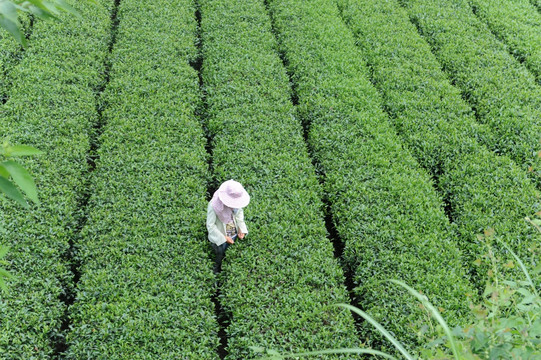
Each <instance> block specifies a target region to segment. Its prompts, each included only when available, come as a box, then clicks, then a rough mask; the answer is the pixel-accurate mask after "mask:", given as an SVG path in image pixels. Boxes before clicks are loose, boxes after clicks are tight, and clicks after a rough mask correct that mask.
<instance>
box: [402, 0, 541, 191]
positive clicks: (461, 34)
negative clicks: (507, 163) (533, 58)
mask: <svg viewBox="0 0 541 360" xmlns="http://www.w3.org/2000/svg"><path fill="white" fill-rule="evenodd" d="M400 3H401V4H403V5H404V6H405V8H406V10H407V12H408V14H409V17H410V19H411V21H412V22H413V23H414V24H416V26H417V28H418V30H419V31H420V32H421V34H422V35H423V36H424V37H425V39H426V40H427V41H428V42H429V43H430V45H431V47H432V50H433V52H434V54H435V55H436V57H437V58H438V60H439V61H440V63H441V65H442V66H443V69H444V70H445V71H446V72H447V74H448V75H449V76H450V78H451V80H452V81H453V83H454V84H455V85H456V86H457V87H458V88H459V89H460V90H461V91H462V96H463V97H465V98H466V99H467V100H468V102H469V103H470V104H471V106H472V107H473V108H474V109H475V111H476V116H477V118H478V120H479V121H480V122H482V123H484V124H487V125H488V126H489V127H490V129H491V130H492V131H493V132H494V135H495V136H494V137H492V138H490V140H489V141H484V144H485V145H486V146H487V147H488V148H489V149H491V150H493V151H495V152H496V153H501V154H506V155H508V156H509V157H510V158H511V159H513V160H515V161H516V162H517V164H519V165H520V166H521V167H522V169H523V170H524V171H527V170H528V168H529V167H531V166H534V169H533V170H536V171H535V173H534V172H532V178H533V179H535V180H536V181H538V182H539V179H541V177H539V176H538V173H539V167H538V166H537V165H536V164H539V157H538V156H537V152H538V150H539V134H541V126H540V124H539V119H540V118H541V87H539V86H538V84H537V83H536V81H535V78H534V76H533V75H532V74H531V73H530V72H529V71H528V69H527V68H526V67H525V66H524V65H523V64H520V63H519V62H518V61H517V60H516V59H515V58H514V57H513V56H511V54H509V53H508V51H507V48H506V46H505V45H504V44H503V43H502V42H500V41H499V40H498V39H497V38H496V37H495V36H494V35H493V34H492V33H491V32H490V30H489V29H488V27H487V25H486V24H485V23H482V22H481V21H480V20H479V19H478V18H477V17H476V16H475V14H474V13H473V12H472V9H471V7H470V6H469V4H468V0H451V1H447V0H428V1H427V0H400ZM481 140H483V139H481Z"/></svg>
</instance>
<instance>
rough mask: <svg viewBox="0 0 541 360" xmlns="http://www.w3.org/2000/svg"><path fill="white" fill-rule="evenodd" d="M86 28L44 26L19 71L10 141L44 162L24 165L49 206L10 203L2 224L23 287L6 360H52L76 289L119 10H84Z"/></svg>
mask: <svg viewBox="0 0 541 360" xmlns="http://www.w3.org/2000/svg"><path fill="white" fill-rule="evenodd" d="M77 6H78V8H79V9H80V12H81V14H82V18H81V19H78V18H75V17H73V16H71V15H66V16H61V21H59V22H46V23H43V22H36V24H35V25H34V29H33V36H32V44H31V46H29V47H28V49H27V50H26V51H25V53H24V58H23V59H22V62H21V63H20V64H19V66H17V67H15V68H13V69H12V73H11V78H12V79H13V86H12V87H11V89H10V94H9V101H8V102H7V103H6V104H5V105H3V108H2V112H1V114H0V132H1V133H2V136H3V137H9V138H10V141H11V142H12V143H23V144H28V145H32V146H35V147H37V148H39V149H41V150H43V151H44V152H45V154H44V155H41V156H37V157H33V158H29V159H27V160H24V161H23V160H20V161H21V162H22V163H23V164H24V166H25V167H26V168H27V169H28V170H29V171H30V172H31V173H32V175H33V176H34V178H35V179H36V182H37V185H38V191H39V197H40V199H41V205H40V206H38V207H34V208H33V209H32V210H31V211H29V212H28V211H25V210H22V209H20V208H19V207H17V206H15V205H12V204H11V203H8V202H2V204H1V205H2V208H1V209H0V214H1V215H0V216H1V217H2V218H3V221H2V224H3V226H4V227H5V228H6V229H7V234H3V235H2V236H1V237H0V242H1V243H2V245H7V246H9V247H10V248H11V249H10V251H9V253H8V260H9V263H10V266H9V267H8V270H9V271H10V272H12V273H13V274H14V275H15V276H16V279H15V280H14V281H10V284H9V292H8V293H2V294H1V295H0V357H1V358H2V359H50V358H51V356H52V355H53V353H54V348H53V344H54V343H55V342H56V341H57V339H58V337H59V336H60V326H61V318H62V316H63V314H64V311H65V305H64V303H63V302H62V301H61V297H63V296H65V294H66V289H67V288H68V287H69V286H71V285H70V283H71V282H72V274H71V272H70V271H69V265H70V264H69V262H68V260H67V259H66V258H65V257H66V255H67V254H66V253H67V251H68V249H69V241H70V239H71V238H73V237H74V236H75V231H76V230H75V228H76V224H77V222H78V218H79V214H78V211H79V209H78V207H79V198H80V196H81V192H82V191H83V188H84V182H85V181H84V180H85V177H86V171H87V156H88V151H89V149H90V144H89V134H90V132H91V131H92V127H93V124H94V123H95V122H96V121H97V112H96V104H95V97H96V94H95V91H94V90H95V88H96V87H97V86H98V84H99V83H101V82H102V81H103V70H104V66H103V65H104V62H105V57H106V54H107V44H108V41H109V29H110V14H111V6H112V2H109V1H105V0H104V1H96V2H95V3H90V2H88V3H87V2H81V3H78V5H77Z"/></svg>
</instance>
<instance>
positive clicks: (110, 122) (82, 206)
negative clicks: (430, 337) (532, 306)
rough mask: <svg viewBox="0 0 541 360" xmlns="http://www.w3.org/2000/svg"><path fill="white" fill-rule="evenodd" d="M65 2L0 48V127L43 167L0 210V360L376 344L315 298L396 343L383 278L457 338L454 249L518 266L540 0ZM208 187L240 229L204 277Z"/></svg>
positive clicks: (411, 320) (460, 289)
mask: <svg viewBox="0 0 541 360" xmlns="http://www.w3.org/2000/svg"><path fill="white" fill-rule="evenodd" d="M69 3H70V4H73V5H74V6H75V7H76V8H77V9H79V11H80V13H81V18H77V17H73V16H70V15H67V14H63V15H62V16H61V17H60V19H59V20H60V21H52V22H44V21H41V20H32V21H30V20H29V19H25V20H24V21H23V26H24V31H25V33H26V34H27V36H28V46H27V47H26V48H24V49H23V48H21V47H20V46H18V45H17V44H16V43H15V41H13V39H11V38H10V37H9V36H8V35H7V33H5V32H3V33H1V34H0V69H1V71H0V77H1V78H0V100H2V101H0V109H1V110H0V131H1V132H2V134H3V138H6V139H9V141H10V142H11V143H23V144H27V145H31V146H34V147H36V148H39V149H41V150H43V151H44V154H43V155H40V156H35V157H31V158H24V159H22V160H20V161H21V163H22V164H23V165H24V166H25V168H27V169H28V170H29V171H30V172H31V173H32V175H33V177H34V178H35V181H36V183H37V187H38V193H39V197H40V200H41V204H40V205H33V206H32V208H31V210H30V211H27V210H24V209H22V208H20V207H19V206H17V205H16V204H14V203H11V202H8V201H4V202H2V203H0V207H1V208H0V225H1V227H2V228H4V229H5V233H3V234H2V236H1V237H0V245H5V246H8V247H9V249H10V250H9V253H8V255H7V258H6V259H7V265H6V266H5V267H6V269H7V270H8V271H9V272H10V273H11V274H13V275H14V279H12V280H10V281H9V282H8V287H9V290H8V291H7V292H2V293H0V359H6V360H7V359H10V360H11V359H13V360H15V359H103V360H105V359H127V360H128V359H130V360H131V359H196V360H206V359H224V358H225V359H228V360H236V359H255V358H258V357H260V356H261V355H260V354H257V353H256V352H254V351H253V350H251V349H250V347H251V346H258V347H264V348H268V349H275V350H278V351H281V352H301V351H312V350H318V349H327V348H346V347H359V346H364V345H370V346H373V347H375V348H377V349H381V350H389V349H390V348H391V345H390V344H387V342H386V341H385V340H383V339H382V337H381V335H380V334H379V333H378V332H377V331H375V330H374V328H373V327H372V326H370V325H369V324H368V323H367V322H360V321H358V319H357V320H356V319H354V317H353V316H352V315H351V314H350V313H349V312H347V311H345V310H343V309H341V308H338V307H336V306H335V305H336V304H338V303H348V304H353V305H355V306H358V307H359V308H361V309H362V310H364V311H366V312H367V313H369V314H371V315H372V316H373V317H374V318H375V319H377V320H378V321H379V322H381V323H382V324H383V325H384V326H385V328H387V329H388V330H390V331H391V332H392V333H393V334H394V335H395V336H396V337H397V338H398V339H400V341H401V342H403V344H404V345H405V346H406V347H407V348H408V349H409V350H411V351H413V352H415V351H416V349H419V347H420V346H422V345H423V342H422V341H421V340H419V337H418V336H417V332H418V331H419V330H420V329H421V328H422V326H423V317H424V316H426V313H425V311H423V309H421V308H420V307H419V305H418V303H416V302H415V301H414V300H413V298H411V297H410V296H408V295H407V294H406V293H405V292H404V291H403V290H401V289H399V288H397V287H394V286H393V285H390V284H389V283H387V282H384V280H386V279H400V280H403V281H404V282H406V283H407V284H409V285H411V286H412V287H414V288H416V289H417V290H419V291H420V292H422V293H423V294H425V295H426V296H427V297H428V298H429V299H430V301H431V302H432V303H434V304H435V305H437V306H438V307H439V308H440V310H441V311H442V312H443V315H444V317H445V318H446V320H447V321H448V322H449V324H450V325H452V326H454V325H465V324H468V323H469V322H471V321H472V315H471V311H470V309H469V308H468V306H469V303H470V301H472V300H475V299H477V298H478V294H479V292H481V291H482V290H483V288H484V284H485V281H486V277H487V271H488V270H489V269H488V267H487V266H486V265H481V266H475V265H474V262H475V261H476V260H478V259H480V258H481V257H483V255H484V254H485V253H486V251H487V250H486V246H485V244H484V243H483V242H482V240H481V239H480V237H479V236H478V235H479V234H482V233H483V232H484V231H485V230H486V229H494V231H495V233H496V235H497V236H498V237H499V238H500V239H502V240H503V241H504V242H505V243H506V244H507V245H509V246H510V248H511V249H512V250H513V251H514V252H516V253H517V254H518V255H519V256H520V257H521V258H522V259H523V260H524V261H525V263H526V264H527V266H535V265H538V253H536V251H537V250H538V249H539V241H540V238H539V236H538V233H537V232H536V231H535V229H534V228H533V227H532V226H529V225H528V224H526V222H525V221H524V218H525V217H527V216H533V214H535V213H536V212H538V211H540V210H541V201H540V196H539V190H540V189H541V181H540V179H541V177H540V175H541V166H540V161H539V157H540V156H539V155H538V152H539V151H540V150H541V144H540V139H541V81H540V79H541V7H540V6H541V5H540V3H539V1H537V0H531V1H530V0H512V1H511V0H510V1H501V0H310V1H307V0H242V1H233V0H170V1H166V0H154V1H149V0H140V1H135V0H96V1H95V2H75V1H74V0H71V1H69ZM540 154H541V153H540ZM231 178H233V179H235V180H237V181H240V182H241V183H242V184H243V185H244V186H245V188H246V190H247V191H248V192H249V193H250V195H251V199H252V201H251V203H250V205H249V206H248V207H247V208H246V209H245V210H244V212H245V218H246V222H247V225H248V227H249V230H250V233H249V235H248V236H247V237H246V238H245V239H244V240H239V241H237V242H236V244H235V245H234V246H232V247H230V248H229V250H228V252H227V257H226V259H225V260H224V264H223V271H222V273H221V274H219V275H214V274H213V272H212V268H213V251H212V248H211V246H210V244H209V242H208V240H207V233H206V228H205V213H206V207H207V202H208V200H209V199H210V198H211V196H212V194H213V192H214V191H215V190H216V188H217V187H218V186H219V184H220V183H221V182H223V181H225V180H228V179H231ZM494 251H495V254H496V256H501V255H504V254H505V253H506V251H505V249H504V248H503V247H502V246H499V245H498V244H495V245H494ZM507 275H508V276H509V277H510V278H518V277H519V276H520V272H519V270H518V269H514V270H510V271H509V272H508V274H507ZM318 358H320V359H351V358H361V357H359V356H356V357H355V356H353V355H324V356H323V355H321V356H319V357H318Z"/></svg>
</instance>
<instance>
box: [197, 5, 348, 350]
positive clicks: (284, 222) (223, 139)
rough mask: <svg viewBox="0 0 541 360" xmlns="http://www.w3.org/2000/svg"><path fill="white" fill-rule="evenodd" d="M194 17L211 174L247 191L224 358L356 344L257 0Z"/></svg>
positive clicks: (225, 302) (231, 274) (228, 272)
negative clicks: (260, 350) (258, 349)
mask: <svg viewBox="0 0 541 360" xmlns="http://www.w3.org/2000/svg"><path fill="white" fill-rule="evenodd" d="M201 19H202V22H201V30H202V44H203V58H204V62H203V72H202V74H203V83H204V84H205V90H206V93H207V103H208V109H207V113H206V115H207V119H208V127H209V131H210V135H211V137H212V138H213V142H212V144H213V146H212V147H213V149H212V154H213V167H214V172H215V176H216V179H217V180H218V182H221V181H223V180H227V179H229V178H234V179H236V180H239V181H240V182H241V183H243V184H244V185H245V186H246V189H247V190H248V192H249V193H250V194H251V196H252V201H251V203H250V205H249V206H248V207H247V208H246V209H245V212H244V213H245V217H246V221H247V226H248V230H249V234H248V235H247V236H246V238H245V239H244V240H237V241H236V243H235V244H234V245H233V246H230V248H229V249H228V250H227V255H226V258H225V260H224V266H223V272H222V274H223V279H222V280H223V286H222V289H221V291H222V296H221V298H220V301H221V303H222V306H223V307H224V309H225V311H226V312H227V313H229V316H230V320H229V325H228V327H227V329H226V331H227V335H228V343H227V344H228V346H227V351H228V356H227V357H226V358H227V359H249V358H253V357H254V354H253V353H252V354H250V353H249V348H248V347H249V346H253V345H259V346H263V347H270V348H275V349H280V350H284V351H300V350H310V349H315V348H318V347H321V346H324V344H327V343H328V342H329V340H330V339H332V341H333V342H334V344H336V345H337V346H353V345H354V344H355V343H356V342H357V341H356V338H357V336H356V335H355V330H354V327H353V320H352V317H351V316H350V315H349V314H347V313H345V312H343V311H341V310H339V309H337V308H336V307H334V306H333V304H335V303H337V302H345V301H347V293H346V290H345V287H344V285H343V281H344V276H343V273H342V269H341V268H340V266H339V265H338V263H337V261H336V260H335V259H334V258H333V247H332V244H331V243H330V241H329V240H328V239H327V238H326V230H325V226H324V219H323V204H322V202H321V188H320V186H319V184H318V181H317V178H316V176H315V171H314V167H313V166H312V163H311V161H310V158H309V156H308V152H307V149H306V145H305V143H304V139H303V135H302V127H301V124H300V121H298V120H297V118H296V117H295V113H294V107H293V105H292V103H291V100H290V89H289V84H288V78H287V75H286V71H285V68H284V67H283V64H282V62H281V60H280V58H279V56H278V54H277V52H276V48H277V45H276V40H275V38H274V37H273V35H272V32H271V25H270V19H269V17H268V14H267V13H266V11H265V7H264V6H263V2H262V1H260V0H246V1H236V0H218V1H208V0H203V1H201ZM332 358H336V357H332Z"/></svg>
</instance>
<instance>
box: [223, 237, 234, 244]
mask: <svg viewBox="0 0 541 360" xmlns="http://www.w3.org/2000/svg"><path fill="white" fill-rule="evenodd" d="M225 242H226V243H228V244H234V243H235V242H234V241H233V239H231V238H230V237H229V236H226V237H225Z"/></svg>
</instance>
